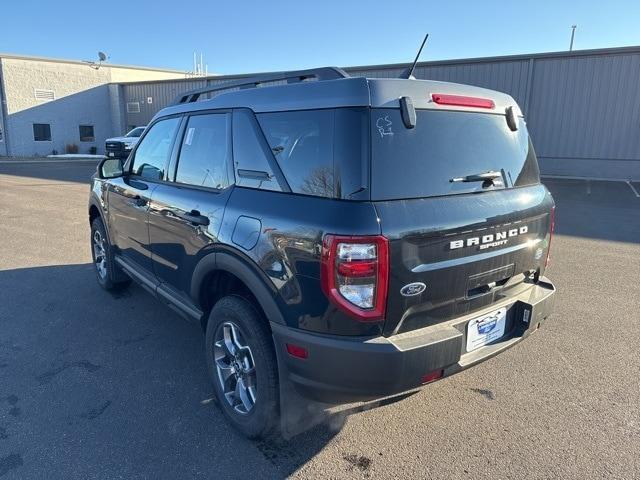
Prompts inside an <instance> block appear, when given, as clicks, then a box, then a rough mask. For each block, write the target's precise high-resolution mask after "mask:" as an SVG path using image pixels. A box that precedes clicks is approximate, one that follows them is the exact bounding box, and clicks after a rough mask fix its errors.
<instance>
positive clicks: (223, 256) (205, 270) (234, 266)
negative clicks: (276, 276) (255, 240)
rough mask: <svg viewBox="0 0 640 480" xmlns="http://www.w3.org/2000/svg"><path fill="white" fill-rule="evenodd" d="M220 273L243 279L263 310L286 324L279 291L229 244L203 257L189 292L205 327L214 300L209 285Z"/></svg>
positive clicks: (210, 285)
mask: <svg viewBox="0 0 640 480" xmlns="http://www.w3.org/2000/svg"><path fill="white" fill-rule="evenodd" d="M220 277H221V278H223V279H224V280H226V281H229V280H232V281H235V280H237V281H238V282H240V286H241V287H242V289H243V291H244V292H245V293H246V294H247V295H248V296H249V297H251V298H250V300H253V301H254V303H255V304H256V306H257V307H259V308H260V309H261V310H262V313H263V314H264V316H265V317H266V320H267V321H269V322H275V323H279V324H282V325H284V324H285V320H284V316H283V315H282V312H281V311H280V308H279V307H278V304H277V301H276V295H277V291H276V289H275V286H274V285H273V284H272V283H271V281H270V280H269V279H268V277H267V276H266V274H265V273H264V272H263V271H262V270H261V269H260V268H259V267H258V266H257V265H256V264H255V262H254V261H253V260H251V259H250V258H248V257H246V255H244V254H242V253H241V252H238V251H235V249H231V248H226V249H224V250H217V251H214V252H211V253H208V254H207V255H205V256H204V257H203V258H202V259H200V261H199V262H198V264H197V265H196V268H195V269H194V272H193V275H192V277H191V291H190V295H191V298H192V299H193V300H194V301H195V302H196V304H197V305H198V306H199V307H200V308H201V309H202V311H203V313H204V315H203V316H202V326H203V328H206V323H207V321H208V313H209V311H210V309H211V307H213V303H215V302H212V301H211V300H212V299H211V298H209V297H208V296H209V295H211V292H210V288H212V282H213V281H216V280H217V279H218V278H220ZM226 286H227V287H229V285H226Z"/></svg>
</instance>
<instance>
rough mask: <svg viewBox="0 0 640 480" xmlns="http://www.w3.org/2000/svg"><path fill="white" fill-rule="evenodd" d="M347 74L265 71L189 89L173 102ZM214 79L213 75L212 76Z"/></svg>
mask: <svg viewBox="0 0 640 480" xmlns="http://www.w3.org/2000/svg"><path fill="white" fill-rule="evenodd" d="M348 77H349V74H348V73H347V72H345V71H344V70H342V69H341V68H337V67H321V68H312V69H309V70H296V71H291V72H275V73H265V74H264V75H257V76H252V77H248V78H246V79H241V80H234V81H230V82H225V83H219V84H215V85H208V86H206V87H202V88H198V89H196V90H191V91H189V92H186V93H183V94H181V95H179V96H178V97H177V98H176V99H175V101H174V105H175V104H180V103H191V102H197V101H198V99H199V98H200V95H202V94H203V93H210V92H217V91H220V90H229V89H231V88H238V87H242V88H256V87H257V86H258V85H260V84H261V83H269V82H277V81H282V80H286V81H287V83H297V82H302V81H304V80H306V79H308V78H315V79H316V80H318V81H322V80H336V79H338V78H348ZM214 80H215V77H214Z"/></svg>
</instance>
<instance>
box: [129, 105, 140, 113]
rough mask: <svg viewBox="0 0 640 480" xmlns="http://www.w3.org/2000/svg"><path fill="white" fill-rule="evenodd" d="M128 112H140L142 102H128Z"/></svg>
mask: <svg viewBox="0 0 640 480" xmlns="http://www.w3.org/2000/svg"><path fill="white" fill-rule="evenodd" d="M127 113H140V102H127Z"/></svg>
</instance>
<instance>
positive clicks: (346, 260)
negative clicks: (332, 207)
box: [320, 235, 389, 322]
mask: <svg viewBox="0 0 640 480" xmlns="http://www.w3.org/2000/svg"><path fill="white" fill-rule="evenodd" d="M320 280H321V284H322V291H323V292H324V293H325V295H326V296H327V297H328V298H329V300H331V301H332V302H333V303H334V304H335V305H336V306H338V307H339V308H340V309H342V310H343V311H344V312H346V313H348V314H349V315H351V316H352V317H353V318H355V319H356V320H359V321H362V322H377V321H380V320H382V319H384V314H385V308H386V304H387V285H388V280H389V241H388V240H387V239H386V238H385V237H383V236H380V235H378V236H358V237H356V236H339V235H325V237H324V241H323V243H322V270H321V272H320Z"/></svg>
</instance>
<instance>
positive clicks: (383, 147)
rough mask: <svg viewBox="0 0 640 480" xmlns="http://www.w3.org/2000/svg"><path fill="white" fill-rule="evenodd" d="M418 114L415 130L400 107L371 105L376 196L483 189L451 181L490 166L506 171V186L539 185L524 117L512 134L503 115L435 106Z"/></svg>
mask: <svg viewBox="0 0 640 480" xmlns="http://www.w3.org/2000/svg"><path fill="white" fill-rule="evenodd" d="M416 114H417V121H416V126H415V128H412V129H408V128H406V127H405V126H404V124H403V122H402V117H401V114H400V110H399V109H372V111H371V198H372V200H394V199H403V198H419V197H430V196H440V195H452V194H459V193H471V192H478V191H482V190H483V186H482V182H468V183H467V182H451V179H452V178H459V177H465V176H467V175H475V174H480V173H484V172H488V171H490V170H491V171H497V172H500V171H503V172H504V173H503V182H502V183H503V184H504V186H503V187H502V188H504V187H514V186H515V187H518V186H525V185H532V184H537V183H539V181H540V178H539V171H538V163H537V160H536V156H535V152H534V150H533V146H532V145H531V141H530V139H529V134H528V133H527V129H526V126H525V123H524V121H523V120H522V119H521V118H519V119H518V130H517V131H515V132H514V131H511V130H510V129H509V127H508V125H507V121H506V117H505V116H504V115H495V114H487V113H468V112H459V111H456V112H454V111H435V110H418V111H417V112H416ZM491 188H495V187H491Z"/></svg>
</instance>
